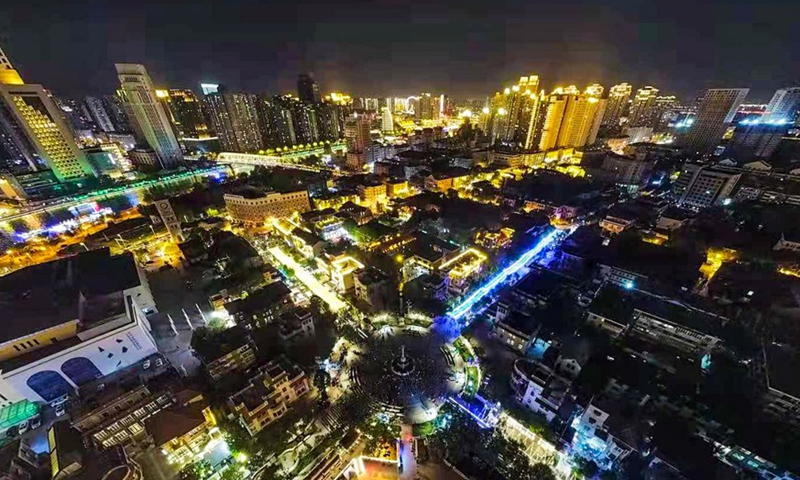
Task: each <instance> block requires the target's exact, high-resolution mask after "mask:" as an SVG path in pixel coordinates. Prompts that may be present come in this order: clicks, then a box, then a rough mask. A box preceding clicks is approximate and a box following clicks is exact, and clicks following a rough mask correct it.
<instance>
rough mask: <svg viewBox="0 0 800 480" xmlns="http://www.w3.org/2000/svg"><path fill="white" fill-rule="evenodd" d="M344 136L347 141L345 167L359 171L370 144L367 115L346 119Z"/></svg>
mask: <svg viewBox="0 0 800 480" xmlns="http://www.w3.org/2000/svg"><path fill="white" fill-rule="evenodd" d="M344 138H345V140H346V141H347V167H348V168H350V169H351V170H354V171H361V169H362V168H363V167H364V165H365V164H366V158H367V150H368V149H369V148H370V145H371V144H372V137H371V135H370V132H369V119H368V118H367V116H366V115H355V116H353V117H352V118H350V119H348V120H347V122H346V123H345V125H344Z"/></svg>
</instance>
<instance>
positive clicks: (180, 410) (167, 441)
mask: <svg viewBox="0 0 800 480" xmlns="http://www.w3.org/2000/svg"><path fill="white" fill-rule="evenodd" d="M192 393H195V395H194V396H193V398H189V399H186V400H184V401H183V402H182V403H181V404H178V405H173V406H172V407H170V408H167V409H164V410H161V411H159V412H158V413H156V414H155V415H153V416H152V417H150V418H148V419H147V420H145V422H144V426H145V429H146V430H147V435H148V436H149V437H150V442H151V443H152V444H153V446H154V447H156V448H157V449H158V450H159V451H161V454H162V455H164V457H166V459H167V463H169V464H171V465H175V466H177V467H181V466H183V465H185V464H187V463H189V462H191V461H193V460H194V458H195V455H198V454H200V453H202V451H203V449H204V448H205V446H206V445H208V443H209V442H210V441H211V440H212V439H214V438H215V437H218V436H219V435H221V434H220V433H219V428H217V420H216V418H215V417H214V414H213V413H212V412H211V407H210V406H209V405H208V402H206V401H205V399H204V398H203V396H202V395H201V394H199V393H196V392H191V391H189V390H185V391H183V392H180V394H181V396H191V394H192ZM181 400H183V399H181Z"/></svg>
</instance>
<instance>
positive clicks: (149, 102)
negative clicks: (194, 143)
mask: <svg viewBox="0 0 800 480" xmlns="http://www.w3.org/2000/svg"><path fill="white" fill-rule="evenodd" d="M116 68H117V74H118V76H119V81H120V85H121V89H120V93H121V96H122V100H123V105H124V107H125V110H126V113H128V118H129V120H130V121H131V122H133V127H134V132H136V134H137V136H138V137H139V141H144V142H146V144H147V145H149V146H150V148H152V149H153V150H155V152H156V155H157V156H158V160H159V163H160V166H161V168H173V167H176V166H177V165H179V164H180V163H181V162H182V161H183V153H182V152H181V147H180V145H179V144H178V139H177V138H175V133H174V132H173V130H172V124H171V123H170V120H169V116H168V115H167V112H166V111H164V107H163V105H162V104H161V102H159V101H158V98H157V97H156V90H155V88H154V87H153V82H152V81H151V80H150V76H149V75H148V74H147V70H146V69H145V68H144V65H139V64H134V63H118V64H116Z"/></svg>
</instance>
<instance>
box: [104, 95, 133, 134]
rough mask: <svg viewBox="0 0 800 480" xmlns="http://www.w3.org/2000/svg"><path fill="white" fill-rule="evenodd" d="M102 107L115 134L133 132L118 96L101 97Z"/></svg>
mask: <svg viewBox="0 0 800 480" xmlns="http://www.w3.org/2000/svg"><path fill="white" fill-rule="evenodd" d="M103 107H105V111H106V113H108V117H109V118H110V119H111V123H112V124H113V125H114V131H115V132H117V133H131V132H133V128H132V127H131V122H130V119H128V114H127V113H125V107H124V105H123V104H122V98H120V96H119V95H116V94H115V95H103Z"/></svg>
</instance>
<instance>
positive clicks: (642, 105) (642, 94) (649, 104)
mask: <svg viewBox="0 0 800 480" xmlns="http://www.w3.org/2000/svg"><path fill="white" fill-rule="evenodd" d="M656 95H658V89H657V88H654V87H650V86H647V87H644V88H640V89H639V90H636V96H635V97H633V103H631V111H630V113H629V114H628V125H630V126H631V127H653V126H654V125H653V123H654V122H653V114H654V112H653V110H654V108H655V105H656Z"/></svg>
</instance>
